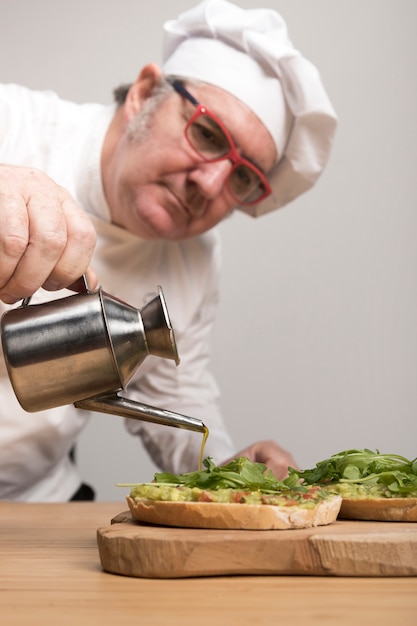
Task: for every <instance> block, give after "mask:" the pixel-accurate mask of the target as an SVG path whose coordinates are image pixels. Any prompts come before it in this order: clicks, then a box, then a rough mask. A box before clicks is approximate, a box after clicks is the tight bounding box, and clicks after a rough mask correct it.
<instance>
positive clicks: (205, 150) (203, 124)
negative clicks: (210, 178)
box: [187, 112, 266, 204]
mask: <svg viewBox="0 0 417 626" xmlns="http://www.w3.org/2000/svg"><path fill="white" fill-rule="evenodd" d="M187 138H188V141H189V142H190V144H191V145H192V146H193V148H194V150H196V151H197V152H198V153H199V154H200V155H201V156H202V157H204V159H206V160H207V161H215V160H217V159H221V158H223V157H225V156H226V155H228V154H229V153H230V152H231V151H232V146H231V144H230V141H229V139H228V137H227V135H226V134H225V132H224V130H223V129H222V128H221V126H220V125H219V124H218V123H217V121H216V120H215V119H213V117H211V115H210V114H205V113H203V112H201V114H200V115H199V116H198V117H197V119H195V120H193V121H192V122H191V123H190V124H189V125H188V127H187ZM228 185H229V189H230V191H231V192H232V194H233V195H234V196H235V197H236V198H237V200H239V202H244V203H246V204H247V203H250V202H256V200H258V199H259V198H261V197H262V196H263V195H264V194H265V192H266V188H265V185H264V182H263V180H262V178H261V177H260V176H259V174H258V173H257V171H256V170H255V169H254V168H252V167H251V165H250V164H249V163H238V164H237V165H236V164H235V165H234V166H233V168H232V171H231V172H230V175H229V179H228Z"/></svg>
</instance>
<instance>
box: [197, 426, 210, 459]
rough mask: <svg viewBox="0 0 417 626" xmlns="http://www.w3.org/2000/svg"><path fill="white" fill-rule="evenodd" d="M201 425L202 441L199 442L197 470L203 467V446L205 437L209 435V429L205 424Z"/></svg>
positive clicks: (204, 445)
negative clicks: (202, 428) (202, 429)
mask: <svg viewBox="0 0 417 626" xmlns="http://www.w3.org/2000/svg"><path fill="white" fill-rule="evenodd" d="M203 427H204V431H203V441H202V443H201V449H200V458H199V462H198V469H199V470H202V469H203V457H204V448H205V447H206V441H207V437H208V436H209V429H208V428H207V426H206V425H205V424H203Z"/></svg>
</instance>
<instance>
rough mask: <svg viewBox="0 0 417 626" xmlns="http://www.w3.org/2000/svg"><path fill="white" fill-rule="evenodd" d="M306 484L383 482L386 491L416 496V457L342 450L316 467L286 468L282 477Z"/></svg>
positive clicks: (380, 483) (397, 494)
mask: <svg viewBox="0 0 417 626" xmlns="http://www.w3.org/2000/svg"><path fill="white" fill-rule="evenodd" d="M296 480H301V481H302V482H304V483H305V484H308V485H312V484H317V483H318V484H326V485H328V484H331V483H336V482H341V483H352V484H369V485H372V484H377V485H383V486H385V488H386V490H387V495H388V496H389V495H391V496H392V497H394V496H397V497H398V496H400V497H401V496H404V497H405V496H410V495H412V496H416V497H417V459H414V460H412V461H410V460H409V459H407V458H406V457H404V456H400V455H398V454H381V453H380V452H379V451H378V450H376V451H375V452H374V451H373V450H368V449H367V448H365V449H363V450H357V449H353V450H345V451H343V452H339V453H338V454H333V455H332V456H331V457H330V458H328V459H324V460H323V461H319V462H318V463H317V464H316V467H315V468H312V469H307V470H302V471H297V470H295V469H293V468H290V469H289V476H288V478H287V479H286V480H285V482H286V483H287V484H288V482H295V481H296Z"/></svg>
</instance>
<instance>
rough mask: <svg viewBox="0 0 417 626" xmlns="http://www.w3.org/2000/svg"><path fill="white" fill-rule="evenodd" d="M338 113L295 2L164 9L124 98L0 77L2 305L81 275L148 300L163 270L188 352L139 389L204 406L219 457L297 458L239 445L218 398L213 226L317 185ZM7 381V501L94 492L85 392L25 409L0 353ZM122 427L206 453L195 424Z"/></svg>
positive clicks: (2, 411)
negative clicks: (290, 20) (287, 7)
mask: <svg viewBox="0 0 417 626" xmlns="http://www.w3.org/2000/svg"><path fill="white" fill-rule="evenodd" d="M335 127H336V115H335V112H334V110H333V107H332V105H331V103H330V101H329V98H328V96H327V94H326V92H325V90H324V87H323V85H322V82H321V79H320V76H319V73H318V71H317V69H316V68H315V67H314V66H313V65H312V64H311V63H310V62H309V61H307V60H306V59H305V58H304V57H303V56H302V55H301V54H300V52H299V51H298V50H296V49H295V48H294V46H293V45H292V43H291V41H290V39H289V36H288V33H287V27H286V24H285V22H284V21H283V19H282V17H281V16H280V15H279V14H278V13H277V12H275V11H274V10H272V9H258V8H254V9H251V10H244V9H241V8H240V7H239V6H237V5H236V4H234V3H231V2H228V1H226V0H203V2H200V3H198V4H196V6H195V7H194V8H192V9H191V10H189V11H186V12H185V13H183V14H181V15H180V16H179V17H178V18H177V19H174V20H171V21H168V22H167V23H166V24H165V25H164V49H163V63H162V66H161V67H159V66H158V65H155V64H148V65H145V66H144V67H142V69H141V70H140V71H139V74H138V76H137V78H136V79H135V80H134V82H132V84H130V85H127V86H121V87H120V88H118V89H116V91H115V103H114V105H111V106H105V105H101V104H82V105H80V104H75V103H72V102H68V101H64V100H62V99H61V98H60V97H59V96H58V95H57V94H55V93H52V92H40V91H32V90H29V89H27V88H25V87H24V86H20V85H15V84H8V85H0V163H1V164H2V165H0V215H1V221H0V298H1V301H2V304H1V307H2V310H7V309H8V308H9V307H11V306H15V305H16V303H18V302H19V300H20V299H22V298H24V297H26V296H29V295H32V294H35V296H34V298H33V300H32V301H33V302H36V301H44V300H49V299H51V298H53V297H62V295H63V293H66V292H65V291H64V292H63V290H64V289H65V288H67V287H69V286H71V285H73V284H74V283H75V282H76V280H77V279H78V278H79V277H80V276H81V275H82V274H83V273H86V274H87V275H88V279H89V282H90V286H95V285H97V284H98V282H99V283H100V284H101V285H102V287H103V289H104V290H105V291H106V292H108V293H111V294H113V295H115V296H117V297H118V298H121V299H122V300H124V301H126V302H128V303H130V304H132V305H133V306H135V307H137V308H139V309H140V308H141V307H142V306H143V305H144V303H145V302H146V301H147V300H148V299H149V297H150V296H151V295H152V293H153V292H154V291H155V288H156V285H162V286H163V289H164V293H165V297H166V300H167V303H168V306H169V312H170V316H171V319H172V322H173V326H174V328H175V334H176V340H177V344H178V349H179V353H180V356H181V365H180V366H179V367H175V365H174V364H173V362H172V361H169V360H166V359H161V358H157V357H149V358H148V359H147V360H146V361H145V363H144V364H143V365H142V366H141V367H140V368H139V370H138V372H137V374H136V376H135V378H134V379H133V380H132V381H131V383H130V385H129V396H130V397H132V398H135V399H137V400H139V401H141V402H145V403H147V404H150V405H153V406H157V407H161V408H167V409H170V410H172V411H176V412H178V413H181V414H185V415H190V416H196V417H201V418H203V420H204V423H205V424H206V425H207V426H208V428H209V431H210V435H209V438H208V441H207V446H206V450H205V455H207V456H211V457H213V459H214V461H215V462H216V463H221V462H224V461H225V460H228V459H229V458H231V457H233V456H236V454H242V455H245V456H248V457H249V458H250V459H251V460H253V461H260V462H265V463H266V464H267V465H268V467H270V468H271V469H272V470H273V471H274V472H275V473H276V475H277V476H278V477H280V478H282V477H283V476H284V475H285V473H286V469H287V467H288V466H289V465H293V466H295V461H294V459H293V457H292V455H291V454H290V453H289V452H287V451H285V450H283V449H282V448H281V447H280V446H279V444H278V443H276V442H274V441H266V442H257V443H255V444H252V445H250V446H248V448H247V449H245V450H243V451H239V452H238V450H236V447H235V445H234V444H233V441H232V438H231V437H230V435H229V433H228V432H227V428H226V425H225V423H224V421H223V418H222V416H221V414H220V411H219V407H218V398H219V391H218V387H217V383H216V381H215V380H214V379H213V376H212V375H211V373H210V370H209V360H210V335H211V332H212V328H213V323H214V320H215V314H216V306H217V303H218V298H219V292H218V286H219V276H220V270H221V245H220V240H219V234H218V232H217V229H216V225H217V224H218V223H219V222H221V221H222V220H223V219H225V218H226V217H229V216H231V215H232V214H233V212H234V211H235V210H239V211H244V212H245V213H247V214H248V215H249V216H252V217H259V216H262V215H264V214H266V213H269V212H270V211H274V210H276V209H279V208H280V207H282V206H284V205H286V204H288V203H289V202H291V201H292V200H293V199H294V198H296V197H297V196H298V195H299V194H301V193H303V192H305V191H307V190H308V189H309V188H310V187H311V186H312V185H313V184H314V183H315V181H316V180H317V178H318V177H319V175H320V174H321V172H322V170H323V168H324V167H325V165H326V162H327V160H328V157H329V153H330V149H331V145H332V142H333V137H334V132H335ZM41 288H43V289H41ZM51 375H53V372H51ZM0 394H1V406H0V442H1V443H0V446H1V454H0V498H1V499H11V500H20V501H45V502H52V501H68V500H71V499H91V498H93V497H94V494H93V492H92V490H91V489H90V488H88V486H86V485H83V482H82V477H81V476H80V475H79V473H78V470H77V467H76V465H75V463H74V462H73V460H72V458H71V451H72V450H73V448H74V446H75V444H76V441H77V437H78V436H79V434H80V433H81V431H82V429H83V428H84V427H85V425H86V423H87V420H88V419H89V417H90V415H89V413H88V412H86V411H81V410H77V409H76V408H75V407H74V406H72V405H70V406H64V407H58V408H54V409H48V410H45V411H40V412H38V413H36V414H28V413H26V412H25V411H24V410H23V409H22V408H21V407H20V405H19V403H18V402H17V400H16V397H15V395H14V393H13V391H12V388H11V386H10V382H9V379H8V376H7V372H6V369H5V366H4V363H3V360H2V361H1V364H0ZM126 428H127V429H128V431H129V432H130V433H131V434H132V435H135V436H138V437H140V439H141V440H142V442H143V444H144V446H145V448H146V450H147V451H148V453H149V455H150V456H151V458H152V459H153V461H154V463H155V464H156V465H157V466H158V467H160V468H162V469H164V470H170V471H173V472H176V473H178V472H183V471H191V470H194V469H195V468H196V467H197V464H198V456H199V451H200V439H199V437H196V436H195V433H191V432H189V431H185V430H179V429H175V428H169V427H161V426H159V425H155V424H149V423H145V422H141V421H136V420H126ZM97 445H100V442H99V441H98V442H97Z"/></svg>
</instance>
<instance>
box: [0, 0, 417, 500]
mask: <svg viewBox="0 0 417 626" xmlns="http://www.w3.org/2000/svg"><path fill="white" fill-rule="evenodd" d="M193 4H194V2H193V1H192V0H152V2H149V0H106V1H105V2H103V1H102V0H72V1H71V2H63V1H59V0H34V1H33V0H0V51H1V54H0V80H1V81H2V82H20V83H23V84H25V85H28V86H30V87H33V88H41V89H42V88H52V89H54V90H56V91H57V92H58V93H59V94H60V95H61V96H63V97H66V98H70V99H73V100H76V101H80V102H83V101H89V100H93V101H101V102H110V101H111V92H112V89H113V87H115V86H116V85H118V84H119V83H121V82H125V81H130V80H131V79H133V78H135V77H136V75H137V73H138V71H139V69H140V68H141V66H142V65H144V64H145V63H147V62H150V61H153V62H157V63H159V62H160V60H161V55H160V49H161V41H162V32H161V24H162V22H163V21H164V20H165V19H169V18H172V17H175V16H176V14H177V13H178V12H180V11H182V10H184V9H187V8H190V7H191V6H193ZM258 4H259V3H257V2H254V0H240V5H241V6H243V7H247V8H250V7H253V6H256V5H258ZM263 6H268V7H274V8H276V9H278V10H279V11H281V13H282V14H283V16H284V17H285V19H286V20H287V23H288V25H289V30H290V34H291V37H292V39H293V42H294V44H295V45H296V46H297V47H298V48H299V49H300V50H301V51H302V52H303V53H304V55H305V56H307V58H309V59H310V60H312V61H313V62H314V63H316V64H317V66H318V67H319V68H320V70H321V74H322V77H323V80H324V82H325V85H326V87H327V90H328V92H329V94H330V96H331V99H332V101H333V103H334V106H335V108H336V110H337V112H338V114H339V118H340V127H339V131H338V135H337V141H336V145H335V149H334V152H333V157H332V160H331V163H330V165H329V166H328V168H327V170H326V172H325V174H324V176H323V177H322V179H321V180H320V182H319V183H318V185H317V186H316V187H315V189H314V190H313V191H311V192H309V193H308V194H306V195H305V196H302V197H301V198H300V199H298V200H297V201H295V202H294V203H292V204H291V205H290V206H288V207H287V208H285V209H282V210H281V211H279V212H276V213H274V214H271V215H270V216H267V217H264V218H261V219H260V220H253V219H251V218H249V217H247V216H244V215H236V216H234V217H233V218H232V219H231V220H228V221H227V222H225V223H224V224H223V225H222V226H221V230H222V234H223V239H224V273H223V279H222V284H221V291H222V302H221V306H220V310H219V315H218V322H217V326H216V329H215V333H214V337H213V370H214V371H215V374H216V376H217V378H218V381H219V383H220V385H221V388H222V391H223V393H222V408H223V411H224V414H225V417H226V420H227V423H228V425H229V428H230V430H231V431H232V433H233V435H234V438H235V440H236V443H237V446H238V447H244V446H245V445H247V444H249V443H251V442H253V441H256V440H260V439H264V438H275V439H277V440H278V441H279V442H280V443H281V444H282V445H283V446H285V447H286V448H288V449H290V450H291V451H292V452H293V454H294V456H295V457H296V459H297V461H298V463H299V464H300V465H301V466H302V467H310V466H312V465H314V464H315V462H316V461H318V460H320V459H322V458H324V457H327V456H328V455H330V454H332V453H335V452H338V451H340V450H342V449H346V448H351V447H370V448H373V449H375V448H378V449H380V450H381V451H385V452H388V451H389V452H395V453H400V454H404V455H406V456H409V457H413V458H414V457H415V456H416V455H417V445H416V439H417V426H416V419H417V385H416V380H417V332H416V319H417V288H416V274H417V272H416V262H417V242H416V234H417V229H416V226H417V217H416V212H417V210H416V197H417V193H416V191H417V189H416V180H417V172H416V168H417V158H416V157H417V128H416V113H417V106H416V105H417V94H416V58H417V57H416V38H415V23H416V21H417V3H416V2H415V1H414V0H395V1H394V0H338V1H337V2H335V0H279V1H278V0H269V1H264V2H263ZM62 149H63V150H65V146H62ZM168 305H169V303H168ZM196 417H201V418H204V416H196ZM28 419H36V415H31V416H28ZM78 456H79V464H80V467H81V470H82V473H83V477H84V478H85V479H86V480H88V481H90V482H91V483H92V484H93V485H94V486H95V487H96V489H97V493H98V498H99V499H101V500H118V499H121V500H122V499H123V498H124V495H125V494H124V492H123V493H122V491H121V490H120V488H117V487H116V486H115V483H117V482H134V481H144V480H148V479H150V478H152V476H153V472H154V471H155V469H156V468H155V467H154V466H153V465H152V463H151V462H150V461H149V459H148V457H147V456H146V454H145V452H144V451H143V449H142V446H141V444H140V442H139V441H137V440H135V439H134V438H132V437H131V436H129V435H128V434H127V433H126V432H125V430H124V427H123V422H122V420H121V419H120V418H118V417H113V416H101V415H98V414H97V415H96V416H94V417H93V418H92V420H91V421H90V424H89V426H88V427H87V429H86V431H85V433H84V434H83V436H82V438H81V441H80V445H79V450H78Z"/></svg>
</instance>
